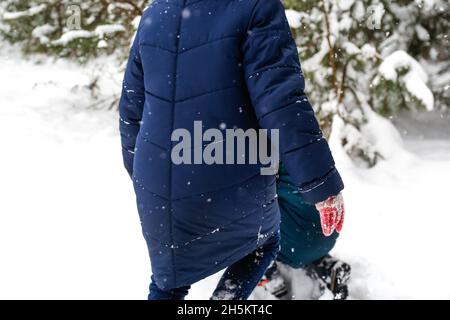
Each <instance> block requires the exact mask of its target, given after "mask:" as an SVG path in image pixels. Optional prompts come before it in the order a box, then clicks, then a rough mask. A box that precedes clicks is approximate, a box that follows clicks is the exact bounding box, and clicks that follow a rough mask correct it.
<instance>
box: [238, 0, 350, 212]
mask: <svg viewBox="0 0 450 320" xmlns="http://www.w3.org/2000/svg"><path fill="white" fill-rule="evenodd" d="M242 50H243V54H244V68H245V76H246V81H247V87H248V90H249V94H250V98H251V101H252V104H253V107H254V109H255V112H256V115H257V118H258V121H259V124H260V126H261V127H262V128H264V129H279V136H280V141H279V149H280V158H281V161H282V162H283V164H284V166H285V167H286V169H287V171H288V173H289V175H290V176H291V178H292V180H293V181H294V183H295V184H296V185H297V186H298V187H299V190H300V192H301V194H302V196H303V197H304V199H305V200H306V201H307V202H308V203H311V204H315V203H318V202H320V201H323V200H326V199H327V198H328V197H330V196H333V195H337V194H338V193H339V192H340V191H341V190H342V189H343V188H344V185H343V182H342V179H341V177H340V175H339V173H338V171H337V170H336V168H335V163H334V159H333V157H332V155H331V151H330V148H329V146H328V143H327V141H326V140H325V138H324V137H323V135H322V132H321V130H320V127H319V124H318V122H317V119H316V118H315V114H314V111H313V109H312V107H311V104H310V103H309V101H308V98H307V97H306V96H305V93H304V89H305V79H304V76H303V73H302V70H301V67H300V61H299V57H298V52H297V47H296V44H295V42H294V39H293V38H292V35H291V30H290V28H289V24H288V22H287V18H286V14H285V11H284V7H283V5H282V4H281V1H280V0H264V1H261V0H257V1H256V3H255V7H254V9H253V13H252V16H251V18H250V21H249V25H248V32H247V36H246V39H245V41H244V43H243V49H242ZM272 143H273V142H272Z"/></svg>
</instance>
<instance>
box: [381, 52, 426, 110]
mask: <svg viewBox="0 0 450 320" xmlns="http://www.w3.org/2000/svg"><path fill="white" fill-rule="evenodd" d="M400 71H403V72H405V71H406V73H405V74H404V75H401V74H400ZM379 72H380V74H381V75H382V76H383V77H384V78H385V79H386V80H390V81H393V82H397V81H399V80H401V81H403V82H404V84H405V87H406V89H407V90H408V92H409V93H411V94H412V95H413V96H414V97H416V98H417V99H419V100H420V101H421V102H422V103H423V104H424V105H425V107H426V108H427V110H429V111H431V110H433V109H434V96H433V93H432V92H431V90H430V88H428V86H427V82H428V75H427V73H426V72H425V70H424V69H423V67H422V66H421V65H420V63H419V62H417V60H415V59H414V58H413V57H411V56H410V55H409V54H408V53H406V52H405V51H402V50H399V51H395V52H394V53H392V54H391V55H389V56H388V57H386V58H385V59H384V61H383V62H382V63H381V65H380V67H379Z"/></svg>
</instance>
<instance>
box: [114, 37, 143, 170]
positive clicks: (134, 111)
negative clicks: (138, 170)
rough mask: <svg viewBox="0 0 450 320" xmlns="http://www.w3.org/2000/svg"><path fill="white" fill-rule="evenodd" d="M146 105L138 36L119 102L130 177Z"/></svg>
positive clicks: (124, 155) (124, 152)
mask: <svg viewBox="0 0 450 320" xmlns="http://www.w3.org/2000/svg"><path fill="white" fill-rule="evenodd" d="M144 103H145V89H144V72H143V69H142V63H141V57H140V54H139V44H138V36H136V39H135V40H134V43H133V45H132V47H131V51H130V56H129V59H128V64H127V68H126V71H125V76H124V80H123V88H122V96H121V98H120V102H119V112H120V136H121V140H122V155H123V161H124V165H125V168H126V170H127V171H128V173H129V175H130V176H132V175H133V161H134V151H135V147H136V138H137V135H138V133H139V129H140V122H141V120H142V112H143V108H144Z"/></svg>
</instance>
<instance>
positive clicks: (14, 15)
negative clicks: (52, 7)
mask: <svg viewBox="0 0 450 320" xmlns="http://www.w3.org/2000/svg"><path fill="white" fill-rule="evenodd" d="M45 9H47V5H46V4H44V3H42V4H40V5H38V6H35V7H31V8H29V9H28V10H24V11H16V12H5V13H4V14H3V20H15V19H19V18H23V17H32V16H35V15H37V14H39V13H41V12H43V11H45Z"/></svg>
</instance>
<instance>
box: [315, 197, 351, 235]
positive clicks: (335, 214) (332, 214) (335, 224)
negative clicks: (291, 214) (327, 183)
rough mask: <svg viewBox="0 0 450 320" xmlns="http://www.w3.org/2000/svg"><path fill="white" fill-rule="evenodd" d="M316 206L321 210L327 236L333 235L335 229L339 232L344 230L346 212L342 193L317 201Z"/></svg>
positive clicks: (323, 226)
mask: <svg viewBox="0 0 450 320" xmlns="http://www.w3.org/2000/svg"><path fill="white" fill-rule="evenodd" d="M316 208H317V210H318V211H319V212H320V221H321V224H322V231H323V234H324V235H325V236H326V237H329V236H331V235H332V234H333V232H334V230H336V231H337V233H340V232H341V231H342V227H343V225H344V214H345V208H344V197H343V196H342V193H339V194H338V195H337V196H333V197H330V198H328V199H327V200H325V201H323V202H319V203H317V204H316Z"/></svg>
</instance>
